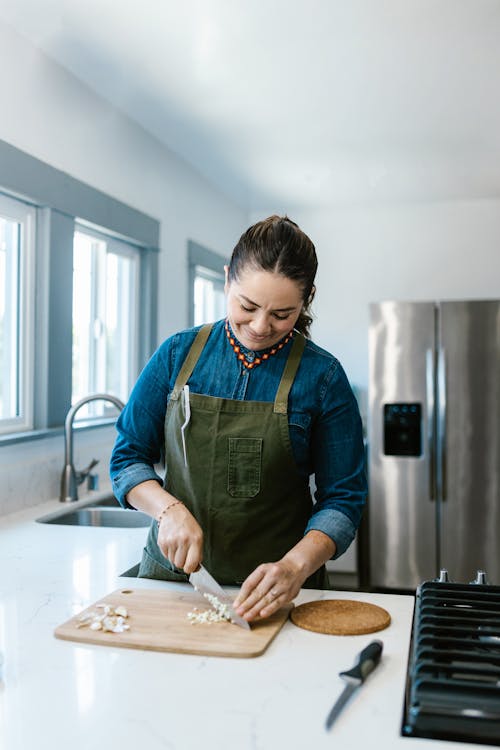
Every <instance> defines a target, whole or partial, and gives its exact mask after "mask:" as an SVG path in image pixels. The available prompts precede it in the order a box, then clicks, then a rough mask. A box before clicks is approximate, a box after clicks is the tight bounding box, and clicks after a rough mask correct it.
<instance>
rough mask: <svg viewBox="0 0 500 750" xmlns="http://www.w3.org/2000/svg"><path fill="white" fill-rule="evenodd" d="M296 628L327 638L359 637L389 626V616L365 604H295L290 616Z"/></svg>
mask: <svg viewBox="0 0 500 750" xmlns="http://www.w3.org/2000/svg"><path fill="white" fill-rule="evenodd" d="M290 619H291V621H292V622H293V623H294V624H295V625H298V627H299V628H304V629H305V630H313V631H314V632H315V633H327V634H329V635H363V634H364V633H375V632H376V631H377V630H383V629H384V628H386V627H387V626H388V625H389V624H390V622H391V616H390V614H389V612H387V611H386V610H385V609H382V607H377V605H375V604H368V603H367V602H356V601H350V600H348V599H324V600H322V601H316V602H307V604H299V605H298V606H297V607H294V608H293V609H292V611H291V612H290Z"/></svg>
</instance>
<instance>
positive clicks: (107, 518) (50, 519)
mask: <svg viewBox="0 0 500 750" xmlns="http://www.w3.org/2000/svg"><path fill="white" fill-rule="evenodd" d="M74 505H76V506H77V507H74ZM74 505H72V506H71V507H69V508H64V510H58V511H56V512H55V513H49V514H48V515H46V516H42V517H41V518H37V519H36V520H37V521H38V523H52V524H59V525H61V526H109V527H115V528H128V529H130V528H137V527H146V526H149V525H150V523H151V518H150V517H149V516H148V515H147V514H146V513H141V511H138V510H125V508H122V507H121V506H120V504H119V503H118V500H117V499H116V498H115V497H113V496H112V495H111V496H109V497H105V498H102V499H101V500H94V501H93V502H90V503H85V505H80V504H79V502H78V501H77V503H75V504H74Z"/></svg>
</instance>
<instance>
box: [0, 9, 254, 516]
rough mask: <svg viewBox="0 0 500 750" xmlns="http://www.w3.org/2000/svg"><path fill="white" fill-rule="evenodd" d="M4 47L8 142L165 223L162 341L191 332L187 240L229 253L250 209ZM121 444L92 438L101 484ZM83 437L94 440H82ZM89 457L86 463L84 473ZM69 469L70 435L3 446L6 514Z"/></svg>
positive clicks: (61, 75) (0, 484)
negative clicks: (112, 451)
mask: <svg viewBox="0 0 500 750" xmlns="http://www.w3.org/2000/svg"><path fill="white" fill-rule="evenodd" d="M0 50H1V52H0V56H1V63H2V64H1V65H0V91H1V92H2V111H1V117H0V139H2V140H4V141H6V142H8V143H10V144H12V145H14V146H16V147H17V148H19V149H21V150H23V151H26V152H27V153H29V154H31V155H32V156H35V157H36V158H38V159H41V160H42V161H45V162H46V163H48V164H50V165H52V166H54V167H56V168H58V169H61V170H63V171H64V172H67V173H69V174H70V175H72V176H73V177H75V178H77V179H79V180H81V181H83V182H86V183H88V184H89V185H91V186H93V187H95V188H97V189H99V190H101V191H103V192H105V193H108V194H109V195H111V196H113V197H115V198H117V199H118V200H121V201H123V202H124V203H127V204H129V205H130V206H133V207H134V208H136V209H139V210H141V211H143V212H144V213H147V214H149V215H150V216H153V217H154V218H155V219H157V220H158V221H159V222H160V223H161V241H160V244H161V255H160V270H159V273H160V292H159V325H158V334H159V339H160V340H162V339H163V338H165V336H167V335H169V334H171V333H173V332H174V331H176V330H178V329H180V328H183V327H185V326H186V325H187V323H188V287H187V285H188V277H187V271H188V268H187V241H188V239H192V240H195V241H196V242H198V243H200V244H201V245H205V246H206V247H209V248H210V249H212V250H214V251H215V252H219V253H221V254H228V253H230V251H231V250H232V248H233V247H234V244H235V243H236V241H237V239H238V237H239V236H240V234H241V232H242V231H243V229H245V227H246V225H247V214H246V212H245V211H244V210H242V209H241V208H240V207H238V206H237V205H235V204H234V203H233V202H232V201H231V200H229V199H228V198H227V197H225V196H224V195H222V194H221V193H220V192H219V191H218V190H216V189H215V188H214V187H213V186H211V185H210V184H209V183H208V182H207V181H206V180H204V179H203V178H202V177H201V176H200V175H198V174H197V173H196V172H195V171H194V170H193V169H192V168H191V167H189V166H188V165H187V164H186V163H184V162H183V161H182V160H180V159H179V158H178V157H177V156H176V155H175V154H173V153H172V152H170V151H168V150H167V149H166V148H164V147H163V146H162V145H161V144H160V143H159V142H158V141H157V140H155V139H154V138H153V137H151V136H150V135H149V134H148V133H146V131H144V130H143V129H141V128H140V127H138V126H137V125H136V124H135V123H133V122H132V121H131V120H130V119H128V118H127V117H125V116H124V115H122V114H121V113H120V112H119V111H117V110H116V109H114V108H112V107H110V106H109V105H108V104H107V103H106V102H104V101H103V100H102V99H100V98H98V97H97V96H95V95H94V94H93V93H92V92H91V91H90V90H89V89H87V88H86V87H85V86H84V85H83V84H82V83H80V82H79V81H78V80H77V79H76V78H75V77H73V76H72V75H70V74H69V73H67V72H66V71H65V70H64V69H63V68H62V67H60V66H59V65H57V64H56V63H54V62H53V61H52V60H50V59H49V58H48V57H47V56H45V55H44V54H42V53H41V52H40V51H39V50H38V49H36V48H35V47H33V46H32V45H31V44H30V43H29V42H27V41H26V40H25V39H23V38H22V37H20V36H19V35H18V34H16V33H15V32H14V31H12V30H11V29H10V28H8V27H6V26H3V25H1V24H0ZM0 187H1V172H0ZM221 266H222V261H221ZM112 440H113V437H112V436H111V437H109V434H108V437H107V440H106V441H105V442H103V441H102V439H100V438H99V436H98V434H97V433H96V432H95V431H94V434H93V437H92V438H91V440H90V443H91V445H89V451H91V450H95V449H96V445H99V443H100V447H99V448H98V449H97V450H96V451H95V453H93V455H96V457H97V458H100V459H101V463H100V466H99V467H98V469H99V471H100V474H101V481H102V482H106V481H107V462H108V454H109V448H110V444H111V442H112ZM76 441H78V442H79V443H80V442H81V443H82V446H83V444H84V443H85V439H84V437H83V436H79V437H77V438H76ZM76 441H75V442H76ZM85 460H86V456H85V457H84V456H82V458H81V460H80V459H79V460H78V467H79V468H81V466H82V465H84V461H85ZM62 464H63V438H62V436H59V437H58V438H54V439H51V440H46V441H43V442H40V441H35V442H32V443H30V444H27V445H26V446H24V445H23V446H19V445H12V446H3V447H2V448H1V455H0V514H1V513H5V512H8V511H12V510H13V508H14V507H21V506H22V505H33V504H36V503H37V502H40V501H42V500H46V499H49V498H50V497H54V496H56V495H57V493H58V483H59V475H60V471H61V470H62Z"/></svg>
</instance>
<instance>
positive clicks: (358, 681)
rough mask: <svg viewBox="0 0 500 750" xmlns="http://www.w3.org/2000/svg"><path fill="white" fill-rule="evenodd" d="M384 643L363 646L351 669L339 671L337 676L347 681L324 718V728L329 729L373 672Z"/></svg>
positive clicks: (375, 642)
mask: <svg viewBox="0 0 500 750" xmlns="http://www.w3.org/2000/svg"><path fill="white" fill-rule="evenodd" d="M383 646H384V644H383V643H382V641H372V642H371V643H370V644H369V645H368V646H367V647H366V648H364V649H363V650H362V651H361V653H360V654H358V657H357V659H356V663H355V665H354V667H352V669H349V670H348V671H346V672H340V673H339V677H342V679H343V680H345V681H346V682H347V685H346V686H345V688H344V690H343V692H342V693H341V694H340V697H339V698H338V699H337V701H336V702H335V703H334V705H333V707H332V709H331V711H330V713H329V714H328V716H327V718H326V728H327V729H330V728H331V726H332V724H333V722H334V721H335V719H336V718H337V716H338V715H339V714H340V712H341V711H342V709H343V708H344V706H345V704H346V703H347V702H348V700H349V698H350V697H351V696H352V694H353V693H355V692H356V690H357V689H358V688H359V687H360V686H361V685H362V684H363V682H364V681H365V680H366V678H367V677H368V675H369V674H370V673H371V672H373V670H374V669H375V667H376V666H377V665H378V663H379V661H380V657H381V656H382V649H383Z"/></svg>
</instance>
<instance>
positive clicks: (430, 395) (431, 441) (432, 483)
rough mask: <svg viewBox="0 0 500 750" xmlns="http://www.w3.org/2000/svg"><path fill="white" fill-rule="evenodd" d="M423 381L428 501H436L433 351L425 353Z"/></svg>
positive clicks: (428, 350)
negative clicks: (425, 406) (427, 451)
mask: <svg viewBox="0 0 500 750" xmlns="http://www.w3.org/2000/svg"><path fill="white" fill-rule="evenodd" d="M425 379H426V393H427V445H428V447H429V499H430V500H431V501H433V500H435V499H436V429H435V423H434V387H435V379H434V350H433V349H427V350H426V352H425Z"/></svg>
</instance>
